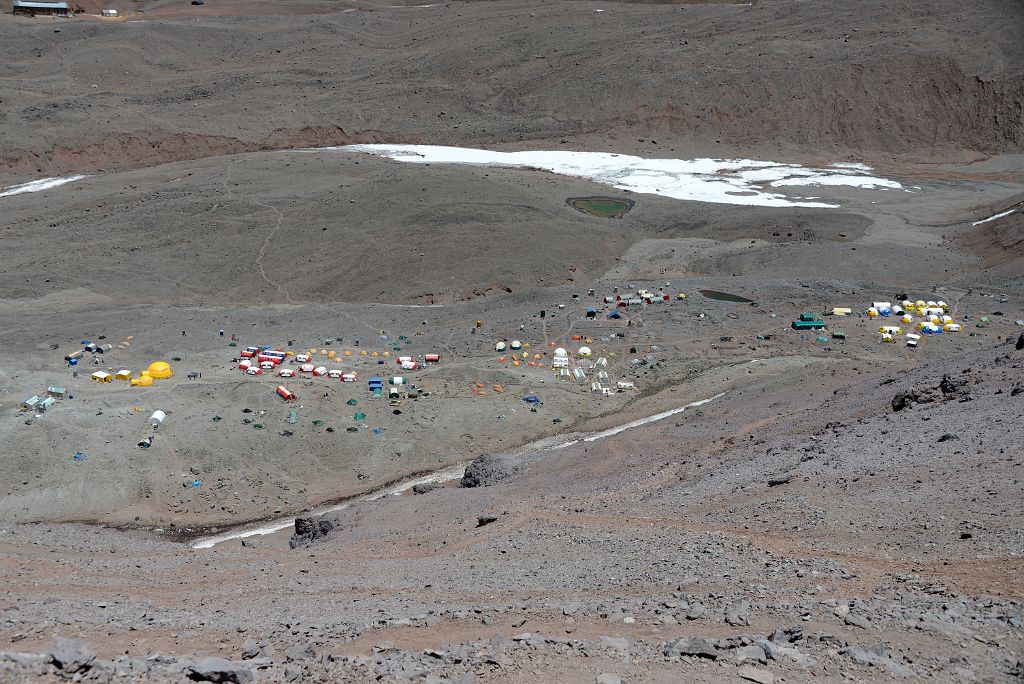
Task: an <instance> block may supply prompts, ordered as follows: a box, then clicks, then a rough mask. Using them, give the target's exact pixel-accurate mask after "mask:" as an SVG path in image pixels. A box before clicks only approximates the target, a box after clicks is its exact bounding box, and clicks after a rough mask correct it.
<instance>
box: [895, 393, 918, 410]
mask: <svg viewBox="0 0 1024 684" xmlns="http://www.w3.org/2000/svg"><path fill="white" fill-rule="evenodd" d="M919 398H920V395H919V394H918V393H917V390H914V389H909V390H904V391H902V392H899V393H898V394H897V395H896V396H894V397H893V398H892V410H893V411H902V410H903V409H905V408H911V407H913V405H914V402H916V401H917V400H918V399H919Z"/></svg>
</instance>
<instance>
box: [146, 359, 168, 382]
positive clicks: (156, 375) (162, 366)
mask: <svg viewBox="0 0 1024 684" xmlns="http://www.w3.org/2000/svg"><path fill="white" fill-rule="evenodd" d="M146 374H147V375H149V377H151V378H153V379H154V380H165V379H167V378H169V377H171V376H172V375H174V371H173V370H172V369H171V364H169V363H167V362H166V361H154V362H153V363H151V364H149V368H147V369H146Z"/></svg>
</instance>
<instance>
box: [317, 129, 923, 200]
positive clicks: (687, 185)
mask: <svg viewBox="0 0 1024 684" xmlns="http://www.w3.org/2000/svg"><path fill="white" fill-rule="evenodd" d="M324 149H326V150H333V151H342V152H363V153H366V154H373V155H377V156H381V157H387V158H389V159H394V160H396V161H400V162H407V163H412V164H472V165H476V166H498V167H508V168H527V169H534V170H542V171H548V172H551V173H557V174H560V175H563V176H573V177H576V178H586V179H589V180H592V181H596V182H598V183H605V184H607V185H610V186H612V187H615V188H618V189H620V190H630V191H633V192H643V193H651V194H655V195H662V196H664V197H671V198H673V199H679V200H691V201H699V202H715V203H719V204H739V205H747V206H762V207H816V208H835V207H838V206H839V205H837V204H830V203H826V202H810V201H806V200H800V199H799V198H793V197H790V196H787V195H784V194H781V193H778V192H772V191H771V189H770V186H782V185H832V186H839V185H843V186H852V187H858V188H867V189H877V188H886V189H899V188H902V187H903V186H902V185H900V184H899V183H897V182H896V181H892V180H887V179H884V178H876V177H873V176H871V175H869V174H868V171H869V170H870V168H869V167H866V166H863V165H851V164H848V163H844V164H843V165H839V164H834V165H831V166H828V167H824V168H807V167H803V166H800V165H799V164H785V163H780V162H773V161H757V160H751V159H645V158H643V157H635V156H631V155H625V154H612V153H608V152H566V151H543V150H530V151H525V152H495V151H493V150H480V149H472V148H467V147H445V146H439V145H345V146H342V147H328V148H324ZM862 167H863V168H862Z"/></svg>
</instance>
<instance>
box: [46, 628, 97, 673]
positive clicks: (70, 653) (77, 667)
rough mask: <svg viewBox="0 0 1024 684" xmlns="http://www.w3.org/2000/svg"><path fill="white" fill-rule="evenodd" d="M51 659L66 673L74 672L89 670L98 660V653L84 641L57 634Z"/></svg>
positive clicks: (51, 651)
mask: <svg viewBox="0 0 1024 684" xmlns="http://www.w3.org/2000/svg"><path fill="white" fill-rule="evenodd" d="M50 660H52V661H53V664H54V665H55V666H56V667H58V668H60V669H61V670H62V671H63V672H64V673H65V674H74V673H76V672H82V671H84V670H88V669H89V667H90V666H91V665H92V662H93V661H94V660H96V653H95V651H93V650H92V649H91V648H89V646H88V645H87V644H86V643H85V642H84V641H79V640H78V639H66V638H64V637H62V636H55V637H54V638H53V648H52V649H50Z"/></svg>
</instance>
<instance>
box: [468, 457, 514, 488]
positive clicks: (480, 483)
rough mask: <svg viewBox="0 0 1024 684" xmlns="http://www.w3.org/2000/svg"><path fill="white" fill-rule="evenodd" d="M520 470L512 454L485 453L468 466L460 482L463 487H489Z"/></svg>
mask: <svg viewBox="0 0 1024 684" xmlns="http://www.w3.org/2000/svg"><path fill="white" fill-rule="evenodd" d="M518 471H519V466H518V465H517V464H516V463H515V462H514V461H513V458H512V457H511V456H501V455H497V454H484V455H483V456H481V457H479V458H477V459H476V460H474V461H473V462H472V463H470V464H469V465H468V466H467V467H466V474H465V475H463V476H462V482H461V483H460V484H461V485H462V486H463V487H487V486H489V485H492V484H495V483H497V482H501V481H502V480H504V479H505V478H507V477H509V476H511V475H514V474H515V473H516V472H518Z"/></svg>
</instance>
